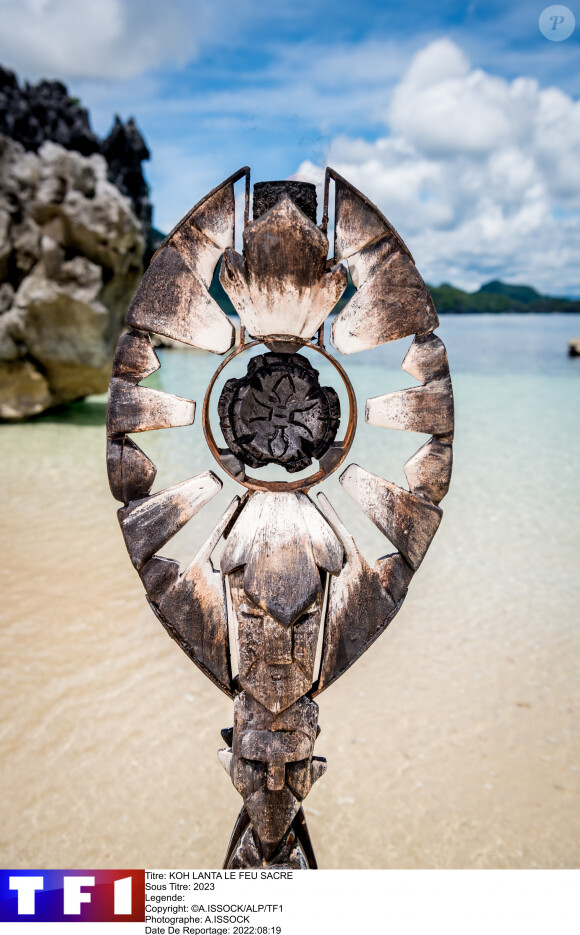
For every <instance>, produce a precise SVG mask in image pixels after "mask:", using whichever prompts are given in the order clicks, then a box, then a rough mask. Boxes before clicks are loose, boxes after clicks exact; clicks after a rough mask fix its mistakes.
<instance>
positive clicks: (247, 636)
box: [229, 571, 323, 714]
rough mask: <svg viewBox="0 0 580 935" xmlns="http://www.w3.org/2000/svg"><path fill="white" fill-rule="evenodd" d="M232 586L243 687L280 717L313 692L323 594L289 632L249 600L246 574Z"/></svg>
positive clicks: (238, 575)
mask: <svg viewBox="0 0 580 935" xmlns="http://www.w3.org/2000/svg"><path fill="white" fill-rule="evenodd" d="M229 583H230V593H231V597H232V607H233V610H234V614H235V618H236V621H237V632H238V664H239V673H238V681H239V684H240V686H241V687H242V688H243V689H246V690H247V691H248V692H250V694H251V695H252V696H253V697H254V698H256V699H257V700H258V701H259V702H260V704H262V705H263V706H264V707H265V708H267V709H268V711H271V712H272V713H275V714H277V713H279V712H280V711H283V710H285V709H286V708H288V707H289V706H290V705H292V704H294V702H295V701H297V700H298V698H300V697H301V696H302V695H304V694H306V692H308V691H309V690H310V689H311V688H312V681H313V674H314V663H315V659H316V645H317V642H318V633H319V629H320V624H321V617H322V603H323V593H322V591H321V592H320V593H319V594H318V595H317V596H316V599H315V601H314V603H312V604H311V605H310V607H309V608H308V611H307V612H306V613H304V614H302V615H301V616H300V617H299V618H298V620H296V621H295V622H294V623H293V624H292V625H291V626H285V625H284V624H283V623H280V621H278V620H275V619H274V618H273V617H271V616H270V615H269V614H267V613H265V612H264V611H263V610H262V608H261V607H258V606H257V605H256V604H255V603H254V602H253V601H252V600H250V598H249V597H248V595H247V594H246V592H245V590H244V575H243V572H242V571H234V572H232V574H231V575H230V578H229Z"/></svg>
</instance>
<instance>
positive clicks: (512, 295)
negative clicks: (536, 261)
mask: <svg viewBox="0 0 580 935" xmlns="http://www.w3.org/2000/svg"><path fill="white" fill-rule="evenodd" d="M429 291H430V293H431V295H432V296H433V301H434V302H435V306H436V308H437V311H438V312H440V313H441V314H443V315H444V314H446V313H449V314H473V313H474V312H475V313H487V314H493V315H496V314H501V313H503V312H512V313H514V312H516V313H522V314H529V313H537V312H580V300H578V299H575V300H571V299H559V298H552V297H550V296H547V295H541V294H540V293H539V292H537V291H536V289H533V288H532V287H531V286H511V285H509V284H508V283H505V282H500V281H499V280H498V279H494V280H493V281H492V282H487V283H485V285H483V286H482V287H481V289H479V290H478V291H477V292H463V290H462V289H457V288H456V287H455V286H451V285H450V284H449V283H443V284H442V285H441V286H429Z"/></svg>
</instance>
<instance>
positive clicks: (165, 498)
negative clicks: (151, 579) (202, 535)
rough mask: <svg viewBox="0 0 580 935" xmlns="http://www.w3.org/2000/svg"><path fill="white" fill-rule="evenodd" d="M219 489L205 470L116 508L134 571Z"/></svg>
mask: <svg viewBox="0 0 580 935" xmlns="http://www.w3.org/2000/svg"><path fill="white" fill-rule="evenodd" d="M221 488H222V482H221V481H220V480H219V478H218V477H216V475H215V474H213V473H212V471H206V472H205V473H204V474H198V475H197V476H196V477H191V478H190V479H189V480H186V481H183V482H182V483H181V484H176V485H175V486H174V487H168V488H167V490H162V491H160V492H159V493H156V494H154V495H153V496H152V497H145V498H144V499H143V500H136V501H135V502H134V503H130V504H129V505H128V506H126V507H123V508H122V509H120V510H119V512H118V517H119V523H120V524H121V529H122V532H123V536H124V538H125V544H126V546H127V550H128V552H129V555H130V557H131V561H132V562H133V564H134V566H135V568H137V569H139V568H141V567H142V566H143V565H144V564H145V562H146V561H147V559H149V558H151V556H152V555H154V554H155V552H157V551H158V550H159V549H160V548H162V547H163V546H164V545H165V543H166V542H168V541H169V539H171V538H172V536H174V535H175V533H176V532H178V531H179V530H180V529H181V528H182V527H183V526H185V524H186V523H187V522H188V521H189V520H190V519H191V517H192V516H195V514H196V513H197V512H198V510H200V509H201V508H202V506H205V504H206V503H208V502H209V500H211V498H212V497H215V495H216V493H218V492H219V491H220V490H221Z"/></svg>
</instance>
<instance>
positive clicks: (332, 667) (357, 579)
mask: <svg viewBox="0 0 580 935" xmlns="http://www.w3.org/2000/svg"><path fill="white" fill-rule="evenodd" d="M318 500H319V502H320V504H321V506H322V509H323V510H324V513H325V515H326V517H327V519H328V521H329V523H331V525H332V526H333V528H334V531H335V533H336V535H337V536H338V537H340V540H341V541H342V543H343V545H344V549H345V553H346V562H345V564H344V567H343V568H342V571H341V572H340V574H339V575H338V576H337V577H332V578H331V579H330V582H329V590H328V605H327V611H326V621H325V625H324V643H323V649H322V660H321V665H320V675H319V679H318V684H317V685H316V687H315V690H314V692H313V696H316V695H318V694H319V693H320V692H321V691H323V690H324V689H325V688H328V686H329V685H330V684H332V682H334V681H336V679H337V678H339V676H341V675H342V674H343V672H346V670H347V669H348V668H350V666H351V665H352V664H353V663H354V662H356V660H357V659H358V658H359V656H361V655H362V654H363V653H364V652H365V650H367V649H368V648H369V646H370V645H371V644H372V643H374V641H375V640H376V639H377V637H378V636H380V634H381V633H382V632H383V630H385V629H386V627H387V626H388V624H389V623H390V622H391V620H392V619H393V617H394V616H395V614H396V613H397V611H398V610H399V607H400V601H396V600H394V599H393V597H392V596H391V594H390V593H389V591H388V590H387V589H386V588H385V587H384V586H383V584H382V583H381V579H380V578H379V576H378V575H377V574H376V572H375V571H373V569H371V568H370V567H369V566H368V565H367V563H366V562H365V560H364V558H363V557H362V555H361V554H360V552H359V551H358V549H357V547H356V544H355V541H354V539H353V537H352V536H351V535H350V533H349V532H348V530H347V529H346V527H345V526H344V524H343V523H342V522H341V520H340V518H339V517H338V515H337V513H336V512H335V511H334V509H333V508H332V506H331V505H330V503H329V501H328V500H327V498H326V497H325V496H324V494H322V493H321V494H318Z"/></svg>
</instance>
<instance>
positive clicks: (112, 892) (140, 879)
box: [0, 870, 145, 922]
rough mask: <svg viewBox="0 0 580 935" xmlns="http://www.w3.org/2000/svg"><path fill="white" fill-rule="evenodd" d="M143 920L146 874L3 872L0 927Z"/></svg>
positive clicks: (0, 879)
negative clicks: (16, 923) (12, 924)
mask: <svg viewBox="0 0 580 935" xmlns="http://www.w3.org/2000/svg"><path fill="white" fill-rule="evenodd" d="M144 921H145V871H144V870H0V922H144Z"/></svg>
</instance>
